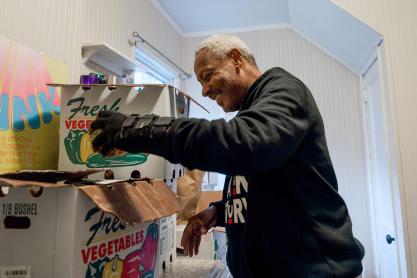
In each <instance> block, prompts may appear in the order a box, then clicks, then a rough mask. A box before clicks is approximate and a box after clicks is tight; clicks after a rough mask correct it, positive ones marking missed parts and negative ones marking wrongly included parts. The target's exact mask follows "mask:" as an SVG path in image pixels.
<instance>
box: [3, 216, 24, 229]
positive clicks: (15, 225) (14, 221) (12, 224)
mask: <svg viewBox="0 0 417 278" xmlns="http://www.w3.org/2000/svg"><path fill="white" fill-rule="evenodd" d="M4 227H5V228H6V229H19V230H22V229H29V227H30V218H29V217H27V216H6V217H5V218H4Z"/></svg>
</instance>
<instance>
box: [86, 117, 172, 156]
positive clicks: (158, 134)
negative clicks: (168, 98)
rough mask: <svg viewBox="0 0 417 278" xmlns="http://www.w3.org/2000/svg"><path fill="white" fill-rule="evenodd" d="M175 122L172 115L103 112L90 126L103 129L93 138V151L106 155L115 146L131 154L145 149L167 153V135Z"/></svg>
mask: <svg viewBox="0 0 417 278" xmlns="http://www.w3.org/2000/svg"><path fill="white" fill-rule="evenodd" d="M173 121H174V118H171V117H159V116H157V115H153V114H152V115H144V116H140V115H137V114H132V115H128V116H126V115H124V114H121V113H115V112H110V111H101V112H100V113H99V114H98V116H97V119H96V120H95V121H94V122H92V123H91V129H92V130H93V131H94V130H96V129H102V132H101V133H100V134H99V135H97V137H96V138H95V139H94V140H93V149H94V151H99V152H100V153H101V154H102V155H103V156H105V155H106V154H108V153H110V151H111V150H112V149H113V148H117V149H121V150H124V151H127V152H131V153H138V152H146V153H152V154H156V155H160V156H165V154H166V145H167V144H166V136H167V134H168V131H169V128H170V126H171V124H172V122H173Z"/></svg>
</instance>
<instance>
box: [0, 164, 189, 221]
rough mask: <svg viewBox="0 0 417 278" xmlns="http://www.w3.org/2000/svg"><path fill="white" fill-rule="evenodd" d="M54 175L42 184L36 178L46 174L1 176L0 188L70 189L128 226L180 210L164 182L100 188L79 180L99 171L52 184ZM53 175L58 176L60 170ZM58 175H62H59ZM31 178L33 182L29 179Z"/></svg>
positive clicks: (122, 183) (40, 179)
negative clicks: (79, 191)
mask: <svg viewBox="0 0 417 278" xmlns="http://www.w3.org/2000/svg"><path fill="white" fill-rule="evenodd" d="M30 172H31V173H32V174H30ZM53 172H54V171H52V170H51V171H48V173H49V174H50V175H49V176H48V178H46V180H47V181H42V178H39V176H40V175H44V173H45V172H40V171H25V173H24V174H22V172H16V173H8V174H4V175H0V186H10V187H32V186H39V187H43V188H60V187H71V186H73V187H76V188H78V189H79V190H81V191H82V192H83V193H84V194H85V195H86V196H87V197H88V198H89V199H90V200H91V201H92V202H94V203H95V204H96V206H97V207H98V208H100V209H101V210H103V211H104V212H107V213H111V214H113V215H114V216H116V217H118V218H119V219H120V220H121V221H122V222H124V223H127V224H129V225H133V224H137V223H141V222H147V221H153V220H156V219H159V218H162V217H165V216H169V215H172V214H174V213H176V212H179V211H181V210H182V208H181V206H180V204H179V202H178V200H177V198H176V196H175V194H174V193H173V192H172V191H171V189H169V187H168V186H167V185H166V184H165V182H164V181H163V180H140V181H139V180H126V181H117V182H115V183H112V184H110V185H109V184H108V185H99V184H95V183H94V181H91V182H88V185H84V184H87V183H86V182H85V181H81V179H82V178H84V177H86V176H88V175H89V174H92V173H96V172H98V171H96V170H93V171H92V170H86V171H78V172H72V173H71V172H68V176H70V177H78V179H77V180H75V179H69V180H68V179H65V180H63V179H62V178H61V180H60V181H61V182H62V181H64V183H57V182H51V180H54V176H53ZM56 172H57V173H58V172H59V171H56ZM39 173H41V174H39ZM59 174H62V172H60V173H59ZM71 174H74V175H71ZM31 175H33V177H34V179H36V180H30V177H31ZM6 177H7V178H6ZM22 177H24V179H22ZM44 180H45V179H44ZM55 180H56V179H55ZM68 181H70V182H68Z"/></svg>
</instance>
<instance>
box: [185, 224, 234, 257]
mask: <svg viewBox="0 0 417 278" xmlns="http://www.w3.org/2000/svg"><path fill="white" fill-rule="evenodd" d="M185 227H186V225H178V226H177V238H178V241H177V248H180V249H182V246H181V238H182V235H183V233H184V229H185ZM226 253H227V240H226V233H225V230H224V228H222V227H216V228H214V229H211V230H210V231H209V232H208V233H207V234H205V235H203V236H202V237H201V243H200V248H199V252H198V254H197V255H194V256H193V257H192V258H193V259H201V260H221V261H222V262H223V263H224V265H227V263H226Z"/></svg>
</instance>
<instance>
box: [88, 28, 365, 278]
mask: <svg viewBox="0 0 417 278" xmlns="http://www.w3.org/2000/svg"><path fill="white" fill-rule="evenodd" d="M194 71H195V74H196V76H197V79H198V81H199V82H200V83H201V85H202V87H203V91H202V93H203V96H207V97H209V98H211V99H212V100H214V101H216V102H217V104H218V105H220V106H221V107H222V108H223V110H224V111H226V112H229V111H239V112H238V114H237V116H236V117H235V118H233V119H232V120H230V121H228V122H226V121H224V120H222V119H221V120H214V121H207V120H203V119H172V118H166V117H158V116H155V115H150V116H144V117H143V116H135V115H133V116H126V115H123V114H120V113H112V112H107V111H102V112H101V113H100V114H99V116H98V118H97V119H96V121H95V122H93V123H92V125H91V127H92V129H93V130H95V129H102V132H101V134H99V135H98V136H97V137H96V138H95V140H94V141H93V147H94V148H95V149H96V151H99V152H101V153H102V154H103V155H106V154H109V153H111V151H112V149H113V148H119V149H122V150H125V151H129V152H149V153H153V154H156V155H160V156H163V157H165V158H167V159H168V160H169V161H171V162H173V163H181V164H183V165H184V166H186V167H188V168H190V169H194V168H198V169H202V170H207V171H214V172H220V173H224V174H226V175H227V176H228V178H227V179H226V182H225V187H224V191H223V200H221V201H219V202H216V203H213V204H211V205H210V207H209V208H207V209H206V210H204V211H203V212H201V213H199V214H197V215H196V216H194V217H193V218H192V219H190V221H189V223H188V225H187V227H186V229H185V231H184V235H183V238H182V242H181V243H182V246H184V249H185V250H186V252H187V253H188V254H189V255H190V256H192V255H193V253H197V252H198V247H199V244H200V240H201V235H202V234H204V233H206V232H207V231H208V230H209V229H210V228H211V227H214V226H216V225H220V226H225V227H226V234H227V238H228V253H227V262H228V266H229V269H230V271H231V273H232V274H233V276H234V277H356V276H358V275H359V274H360V273H361V272H362V264H361V260H362V258H363V255H364V249H363V247H362V245H361V244H360V243H359V241H357V240H356V239H355V238H354V237H353V235H352V224H351V220H350V217H349V214H348V210H347V208H346V204H345V202H344V201H343V199H342V197H341V196H340V195H339V194H338V192H337V189H338V185H337V180H336V175H335V172H334V170H333V166H332V163H331V160H330V156H329V152H328V149H327V144H326V139H325V133H324V126H323V121H322V118H321V115H320V112H319V110H318V108H317V106H316V103H315V101H314V99H313V96H312V95H311V93H310V91H309V89H308V88H307V87H306V86H305V85H304V84H303V82H301V81H300V80H299V79H297V78H296V77H295V76H293V75H291V74H290V73H288V72H286V71H285V70H283V69H282V68H272V69H269V70H268V71H266V72H264V73H263V74H261V72H260V71H259V69H258V67H257V65H256V62H255V59H254V57H253V55H252V54H251V52H250V51H249V49H248V47H247V46H246V44H245V43H244V42H242V41H241V40H240V39H239V38H237V37H235V36H230V35H215V36H212V37H210V38H208V39H206V40H205V41H204V42H203V43H202V44H201V45H200V47H199V48H198V49H197V51H196V56H195V63H194ZM138 122H140V123H143V124H137V123H138Z"/></svg>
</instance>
